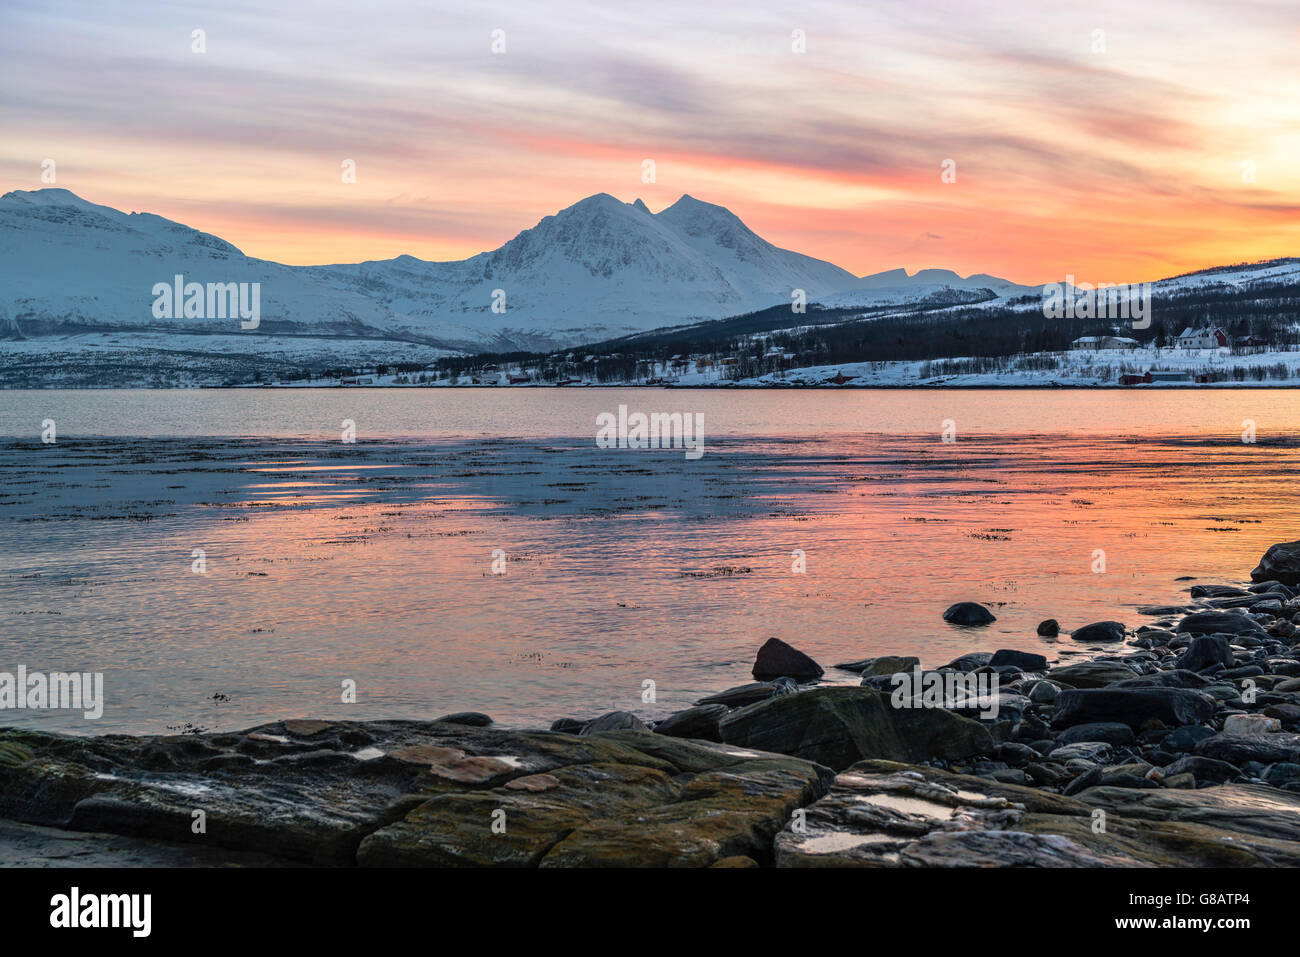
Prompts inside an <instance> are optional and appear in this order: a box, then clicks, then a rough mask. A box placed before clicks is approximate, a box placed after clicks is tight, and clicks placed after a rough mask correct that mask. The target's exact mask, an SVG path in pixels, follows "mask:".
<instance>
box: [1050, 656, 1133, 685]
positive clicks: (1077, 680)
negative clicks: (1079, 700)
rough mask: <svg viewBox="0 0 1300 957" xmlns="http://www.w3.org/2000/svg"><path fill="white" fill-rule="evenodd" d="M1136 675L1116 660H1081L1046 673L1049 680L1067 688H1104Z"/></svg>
mask: <svg viewBox="0 0 1300 957" xmlns="http://www.w3.org/2000/svg"><path fill="white" fill-rule="evenodd" d="M1136 676H1137V675H1136V673H1135V672H1134V671H1133V669H1132V668H1130V667H1129V666H1128V665H1125V664H1121V663H1120V662H1118V661H1081V662H1079V663H1078V664H1075V665H1066V666H1065V667H1063V668H1053V669H1052V670H1051V671H1049V672H1048V673H1047V677H1048V679H1049V680H1051V681H1054V682H1056V683H1057V684H1059V685H1065V686H1066V687H1068V688H1104V687H1106V686H1108V685H1113V684H1116V683H1117V682H1120V681H1124V680H1126V679H1128V678H1134V677H1136Z"/></svg>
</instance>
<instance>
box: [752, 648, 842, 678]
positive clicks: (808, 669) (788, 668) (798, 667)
mask: <svg viewBox="0 0 1300 957" xmlns="http://www.w3.org/2000/svg"><path fill="white" fill-rule="evenodd" d="M825 673H826V672H824V671H823V670H822V666H821V665H819V664H817V662H815V661H813V660H812V659H811V658H809V657H808V656H807V655H805V654H804V653H803V652H802V651H800V650H799V649H797V648H793V647H791V646H790V645H787V644H786V643H785V642H784V641H782V640H781V639H780V638H769V639H767V641H765V642H763V647H762V648H759V649H758V656H757V657H756V658H755V659H754V670H753V675H754V677H755V678H757V679H758V680H759V681H770V680H772V679H773V678H793V679H794V680H795V681H815V680H817V679H818V678H820V677H821V676H822V675H824V674H825Z"/></svg>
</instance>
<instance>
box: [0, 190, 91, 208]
mask: <svg viewBox="0 0 1300 957" xmlns="http://www.w3.org/2000/svg"><path fill="white" fill-rule="evenodd" d="M4 200H11V201H13V202H16V203H25V204H27V205H29V206H76V207H78V208H80V209H99V208H102V207H99V206H96V205H95V204H94V203H91V202H88V201H87V200H84V199H82V198H81V197H80V196H78V195H77V194H76V193H74V192H72V190H70V189H63V188H62V187H60V186H47V187H46V188H45V189H30V190H29V189H14V190H10V191H9V192H7V193H5V194H4V195H3V196H0V201H4Z"/></svg>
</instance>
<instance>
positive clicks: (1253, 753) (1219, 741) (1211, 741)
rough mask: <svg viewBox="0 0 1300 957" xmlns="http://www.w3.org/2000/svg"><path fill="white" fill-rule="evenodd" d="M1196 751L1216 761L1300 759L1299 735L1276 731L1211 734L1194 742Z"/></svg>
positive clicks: (1269, 762) (1234, 762) (1261, 761)
mask: <svg viewBox="0 0 1300 957" xmlns="http://www.w3.org/2000/svg"><path fill="white" fill-rule="evenodd" d="M1196 753H1197V754H1199V755H1201V756H1203V757H1207V758H1214V759H1215V760H1216V761H1226V762H1228V763H1229V764H1235V765H1238V766H1240V765H1243V764H1246V763H1247V762H1248V761H1258V762H1259V763H1261V764H1275V763H1277V762H1278V761H1289V762H1297V761H1300V734H1291V733H1289V732H1286V731H1278V732H1275V733H1273V734H1229V733H1226V732H1220V733H1219V734H1215V735H1211V736H1210V737H1208V738H1205V739H1204V740H1203V741H1200V742H1198V743H1197V745H1196Z"/></svg>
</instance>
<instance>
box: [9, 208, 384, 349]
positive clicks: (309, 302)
mask: <svg viewBox="0 0 1300 957" xmlns="http://www.w3.org/2000/svg"><path fill="white" fill-rule="evenodd" d="M177 274H180V275H183V276H184V277H185V281H186V282H190V281H194V282H199V283H204V284H206V283H209V282H214V283H216V282H221V283H226V282H236V283H238V282H247V283H253V282H257V283H260V284H261V318H262V325H261V327H260V328H259V331H260V332H262V333H267V332H290V333H301V332H310V333H314V334H319V335H357V334H361V333H364V332H365V331H367V330H389V329H392V328H394V327H395V326H396V325H397V318H398V317H396V316H395V315H394V314H393V312H392V310H390V309H388V308H387V307H386V306H384V305H383V304H382V303H380V302H378V301H376V300H375V299H373V298H370V297H367V296H364V295H360V294H358V293H355V292H351V291H348V290H343V289H339V288H337V287H335V286H332V285H330V284H329V283H326V282H323V281H321V280H320V279H318V278H316V277H315V276H312V275H311V274H310V273H309V272H307V271H305V270H303V269H300V268H295V267H292V266H282V265H280V264H278V263H273V262H267V261H265V260H261V259H251V258H249V257H247V256H245V255H244V254H243V253H242V252H240V251H239V250H238V249H236V248H235V247H234V246H232V245H231V244H230V243H228V242H226V241H225V240H222V239H219V238H217V237H216V236H212V235H210V234H208V233H204V232H200V231H199V230H197V229H191V228H190V227H188V226H183V225H181V224H180V223H175V222H172V221H171V220H169V219H164V218H163V217H161V216H155V215H153V214H151V213H130V214H127V213H123V212H119V211H118V210H116V209H113V208H111V207H108V206H98V205H96V204H94V203H89V202H87V201H86V200H84V199H81V198H80V197H79V196H76V195H75V194H73V193H70V192H69V191H68V190H66V189H42V190H37V191H34V192H22V191H14V192H11V193H6V194H5V195H4V196H2V197H0V290H2V292H0V335H8V336H24V337H30V336H41V335H51V334H62V335H67V334H75V333H77V332H89V331H97V330H105V329H113V330H151V331H155V332H157V331H163V332H176V333H180V332H201V333H214V332H220V333H226V332H229V333H238V332H239V331H240V325H239V320H238V318H237V317H236V318H229V317H226V318H215V319H206V318H198V317H192V318H188V319H187V318H185V317H184V315H183V311H182V312H181V314H180V315H178V316H177V317H176V318H170V319H168V318H161V319H160V318H157V317H155V315H154V313H153V304H154V300H155V297H154V294H153V287H154V285H155V284H156V283H160V282H163V283H171V282H173V277H174V276H175V275H177Z"/></svg>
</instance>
